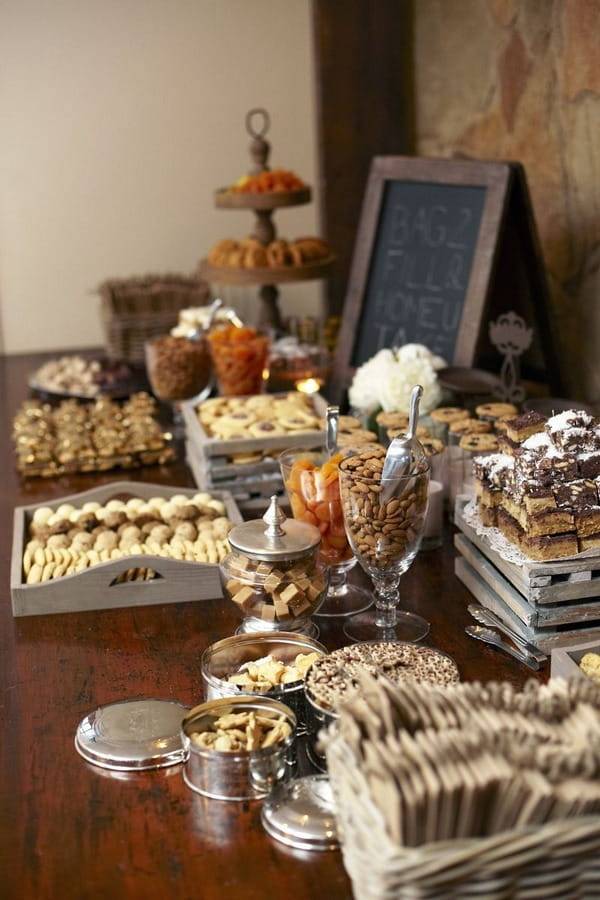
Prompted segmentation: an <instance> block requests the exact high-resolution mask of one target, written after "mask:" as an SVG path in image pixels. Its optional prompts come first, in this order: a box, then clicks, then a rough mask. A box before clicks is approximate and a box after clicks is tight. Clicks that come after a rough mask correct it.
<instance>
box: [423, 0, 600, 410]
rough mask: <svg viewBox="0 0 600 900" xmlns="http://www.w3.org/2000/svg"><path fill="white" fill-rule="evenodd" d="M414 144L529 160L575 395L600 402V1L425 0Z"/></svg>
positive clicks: (568, 380) (561, 346)
mask: <svg viewBox="0 0 600 900" xmlns="http://www.w3.org/2000/svg"><path fill="white" fill-rule="evenodd" d="M415 11H416V16H415V67H416V68H415V81H416V97H417V110H416V112H417V152H418V153H419V155H421V156H442V157H451V156H454V155H460V156H468V157H472V158H476V159H502V160H516V161H519V162H521V163H522V164H523V166H524V167H525V172H526V175H527V180H528V183H529V189H530V193H531V199H532V203H533V209H534V215H535V219H536V222H537V228H538V232H539V236H540V241H541V245H542V251H543V255H544V260H545V265H546V269H547V273H548V281H549V286H550V291H551V304H552V308H551V316H552V318H553V321H554V324H555V328H556V332H557V335H558V352H559V355H560V358H561V361H562V364H563V380H564V382H565V384H566V387H567V390H566V393H567V394H568V396H569V397H570V398H572V399H579V400H585V401H587V402H589V403H592V404H594V405H595V406H598V407H600V53H599V52H598V41H599V38H600V0H417V2H416V3H415Z"/></svg>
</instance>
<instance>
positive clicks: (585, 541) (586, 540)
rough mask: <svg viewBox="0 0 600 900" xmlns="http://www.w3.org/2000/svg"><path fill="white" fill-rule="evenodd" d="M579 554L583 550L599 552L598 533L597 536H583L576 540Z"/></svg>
mask: <svg viewBox="0 0 600 900" xmlns="http://www.w3.org/2000/svg"><path fill="white" fill-rule="evenodd" d="M577 544H578V546H579V552H580V553H583V552H584V551H585V550H600V532H599V533H598V534H584V535H581V536H579V537H578V538H577Z"/></svg>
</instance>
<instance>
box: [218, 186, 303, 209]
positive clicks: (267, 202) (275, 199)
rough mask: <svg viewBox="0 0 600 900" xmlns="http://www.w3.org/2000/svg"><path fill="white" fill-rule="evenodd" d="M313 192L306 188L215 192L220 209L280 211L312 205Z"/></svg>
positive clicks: (223, 189) (225, 189) (227, 189)
mask: <svg viewBox="0 0 600 900" xmlns="http://www.w3.org/2000/svg"><path fill="white" fill-rule="evenodd" d="M311 196H312V192H311V189H310V188H309V187H308V186H306V187H303V188H298V190H296V191H255V192H254V193H250V192H249V191H244V192H237V191H232V190H231V189H229V188H226V187H225V188H220V189H219V190H217V191H215V206H216V207H217V208H218V209H260V210H262V209H280V208H282V207H285V206H302V205H303V204H305V203H310V201H311Z"/></svg>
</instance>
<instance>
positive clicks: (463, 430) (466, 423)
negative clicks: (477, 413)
mask: <svg viewBox="0 0 600 900" xmlns="http://www.w3.org/2000/svg"><path fill="white" fill-rule="evenodd" d="M449 430H450V433H451V434H454V435H458V434H487V433H488V432H490V431H491V430H492V423H491V422H486V421H485V420H484V419H471V418H468V419H457V420H456V421H455V422H451V423H450V426H449Z"/></svg>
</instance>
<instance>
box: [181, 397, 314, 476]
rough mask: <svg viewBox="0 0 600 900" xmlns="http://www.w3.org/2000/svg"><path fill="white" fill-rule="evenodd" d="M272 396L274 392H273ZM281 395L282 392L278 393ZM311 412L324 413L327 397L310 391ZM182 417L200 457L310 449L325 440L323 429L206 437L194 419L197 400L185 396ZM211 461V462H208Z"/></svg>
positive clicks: (191, 441)
mask: <svg viewBox="0 0 600 900" xmlns="http://www.w3.org/2000/svg"><path fill="white" fill-rule="evenodd" d="M273 396H277V395H276V394H274V395H273ZM281 396H285V395H284V394H282V395H281ZM312 400H313V404H314V413H315V415H316V416H318V417H319V418H324V417H325V412H326V409H327V401H326V400H325V398H324V397H322V396H321V395H320V394H313V396H312ZM181 408H182V412H183V418H184V421H185V430H186V437H187V440H188V442H189V444H190V446H192V447H194V449H195V451H196V455H197V456H200V457H201V458H206V459H211V460H212V457H214V456H217V457H224V456H231V455H232V454H235V453H254V452H256V451H268V450H271V451H273V452H275V451H276V450H286V449H287V448H288V447H302V448H304V449H313V448H319V447H323V445H324V443H325V431H324V430H322V431H317V430H312V431H289V432H287V433H286V434H277V435H274V436H273V437H258V438H255V437H248V438H236V439H234V440H223V439H222V438H215V437H210V436H209V435H208V434H207V433H206V431H205V430H204V428H203V427H202V425H201V424H200V421H199V419H198V414H197V404H196V403H194V401H193V400H187V401H185V402H184V403H182V405H181ZM211 465H212V462H211Z"/></svg>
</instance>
